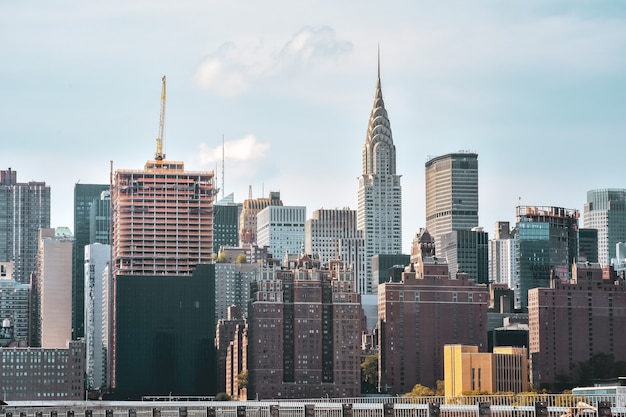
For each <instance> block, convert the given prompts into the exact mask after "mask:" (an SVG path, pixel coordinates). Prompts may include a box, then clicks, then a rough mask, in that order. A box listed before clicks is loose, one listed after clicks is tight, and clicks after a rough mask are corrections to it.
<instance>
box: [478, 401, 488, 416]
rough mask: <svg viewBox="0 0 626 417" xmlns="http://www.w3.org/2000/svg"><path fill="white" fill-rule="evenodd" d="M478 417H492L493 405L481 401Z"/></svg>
mask: <svg viewBox="0 0 626 417" xmlns="http://www.w3.org/2000/svg"><path fill="white" fill-rule="evenodd" d="M478 416H479V417H491V403H488V402H484V401H481V402H479V403H478Z"/></svg>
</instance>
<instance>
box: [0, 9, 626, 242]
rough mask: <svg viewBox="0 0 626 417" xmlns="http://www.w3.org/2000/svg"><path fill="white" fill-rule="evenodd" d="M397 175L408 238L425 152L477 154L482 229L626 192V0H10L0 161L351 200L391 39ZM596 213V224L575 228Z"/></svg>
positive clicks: (324, 202)
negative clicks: (184, 172) (160, 152)
mask: <svg viewBox="0 0 626 417" xmlns="http://www.w3.org/2000/svg"><path fill="white" fill-rule="evenodd" d="M378 45H380V50H381V75H382V86H383V95H384V99H385V104H386V108H387V110H388V112H389V117H390V120H391V128H392V131H393V138H394V143H395V144H396V149H397V155H398V161H397V170H398V173H399V174H401V175H402V186H403V248H404V250H405V251H408V249H409V246H410V242H411V240H412V238H413V236H414V235H415V233H416V232H417V230H418V229H419V228H420V227H423V226H424V224H425V218H424V163H425V162H426V160H427V158H428V157H429V156H435V155H441V154H445V153H449V152H456V151H459V150H471V151H474V152H477V153H478V154H479V178H480V180H479V181H480V183H479V187H480V223H481V225H482V226H484V227H485V230H487V231H488V232H489V233H490V235H492V234H493V226H494V223H495V221H496V220H509V221H511V222H513V221H514V218H515V206H516V205H517V204H518V203H519V202H520V201H521V203H522V204H528V205H554V206H563V207H567V208H575V209H579V210H581V211H582V208H583V204H584V202H585V198H586V192H587V191H588V190H590V189H595V188H626V180H625V176H624V164H625V161H624V160H625V155H626V152H625V151H626V6H625V5H624V3H622V2H615V1H575V0H567V1H550V2H546V1H543V0H537V1H533V0H524V1H518V0H512V1H504V2H503V1H472V2H468V1H443V2H434V1H416V0H406V1H393V2H387V3H381V2H379V1H370V0H362V1H351V0H347V1H341V2H337V1H327V0H319V1H311V2H293V1H284V0H270V1H264V2H245V1H237V0H235V1H229V2H223V1H222V2H215V1H207V0H204V1H195V0H183V1H177V2H171V1H144V0H139V1H121V0H112V1H108V2H79V1H67V0H57V1H54V2H48V1H29V0H25V1H19V2H8V1H4V2H0V143H1V146H0V149H1V153H0V167H1V168H2V169H7V168H8V167H11V168H12V169H14V170H16V171H18V180H19V181H29V180H38V181H46V182H47V183H48V184H49V185H50V186H51V187H52V226H54V227H56V226H65V225H69V226H70V227H72V226H73V218H72V198H73V188H74V184H75V183H76V182H78V181H80V182H81V183H108V180H109V166H110V161H113V164H114V167H115V168H131V169H140V168H142V167H143V164H144V163H145V161H146V160H148V159H151V158H153V155H154V151H155V139H156V136H157V133H158V124H159V104H160V103H159V102H160V93H161V77H162V76H163V75H166V76H167V93H168V94H167V110H166V137H165V151H166V154H167V157H168V159H172V160H183V161H185V163H186V168H187V169H192V170H214V169H216V174H217V177H218V178H217V182H218V185H219V186H220V187H221V186H222V178H221V177H222V175H221V170H222V167H221V157H222V151H221V146H222V137H224V141H225V176H224V184H225V187H224V188H225V192H226V193H231V192H234V193H235V199H236V201H240V202H241V201H243V200H244V199H245V198H247V196H248V187H249V186H251V187H252V194H253V196H254V197H260V196H262V195H267V194H268V193H269V191H280V192H281V197H282V199H283V202H284V203H285V204H287V205H305V206H306V207H307V211H308V216H310V214H311V212H312V211H313V210H315V209H317V208H321V207H324V208H334V207H346V206H348V207H351V208H356V201H357V184H358V182H357V177H358V176H359V175H360V174H361V151H362V146H363V143H364V141H365V133H366V127H367V120H368V117H369V112H370V110H371V107H372V104H373V98H374V89H375V82H376V70H377V62H376V57H377V48H378ZM581 224H582V222H581Z"/></svg>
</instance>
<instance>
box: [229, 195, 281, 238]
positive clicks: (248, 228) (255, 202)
mask: <svg viewBox="0 0 626 417" xmlns="http://www.w3.org/2000/svg"><path fill="white" fill-rule="evenodd" d="M282 205H283V201H282V200H281V199H280V192H279V191H271V192H270V194H269V197H268V198H249V199H247V200H244V201H243V207H242V209H241V213H240V214H239V245H240V246H244V245H252V244H256V243H257V218H256V215H257V214H259V212H260V211H261V210H263V209H264V208H265V207H268V206H282Z"/></svg>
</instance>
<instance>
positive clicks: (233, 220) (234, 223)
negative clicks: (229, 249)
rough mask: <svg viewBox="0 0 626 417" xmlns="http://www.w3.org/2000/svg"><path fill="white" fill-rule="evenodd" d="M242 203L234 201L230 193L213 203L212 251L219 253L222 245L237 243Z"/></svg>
mask: <svg viewBox="0 0 626 417" xmlns="http://www.w3.org/2000/svg"><path fill="white" fill-rule="evenodd" d="M241 210H242V204H241V203H239V204H237V203H235V202H234V195H233V194H232V193H231V194H229V195H228V196H226V198H223V199H222V200H220V201H218V202H216V203H215V204H213V253H219V251H220V248H221V247H222V246H237V245H238V244H239V214H240V212H241Z"/></svg>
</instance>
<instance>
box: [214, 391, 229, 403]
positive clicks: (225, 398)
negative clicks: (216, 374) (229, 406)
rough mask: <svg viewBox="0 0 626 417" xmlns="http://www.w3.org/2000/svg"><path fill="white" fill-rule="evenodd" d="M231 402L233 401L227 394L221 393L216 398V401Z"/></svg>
mask: <svg viewBox="0 0 626 417" xmlns="http://www.w3.org/2000/svg"><path fill="white" fill-rule="evenodd" d="M230 400H231V398H230V395H228V394H226V393H225V392H219V393H217V395H216V396H215V401H230Z"/></svg>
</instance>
